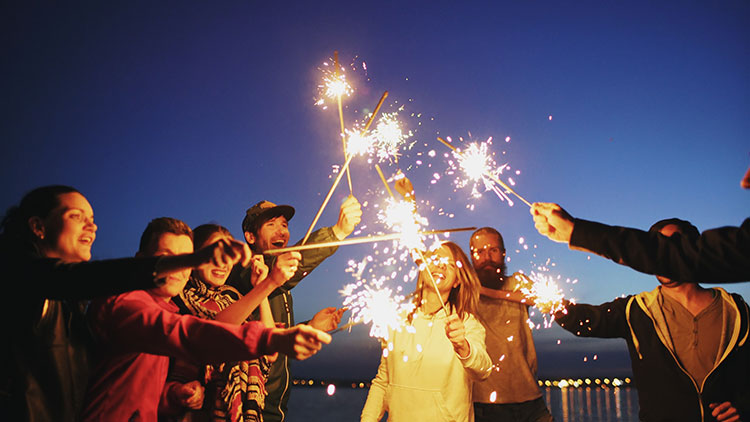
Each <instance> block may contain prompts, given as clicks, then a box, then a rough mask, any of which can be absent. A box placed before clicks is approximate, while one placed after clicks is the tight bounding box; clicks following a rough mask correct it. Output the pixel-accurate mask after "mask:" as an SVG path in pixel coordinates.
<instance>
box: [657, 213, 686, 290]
mask: <svg viewBox="0 0 750 422" xmlns="http://www.w3.org/2000/svg"><path fill="white" fill-rule="evenodd" d="M659 233H661V234H663V235H664V236H667V237H670V236H672V235H673V234H675V233H682V231H681V230H680V227H679V226H677V225H675V224H667V225H666V226H664V227H662V228H661V230H659ZM656 279H657V280H659V283H661V284H662V286H664V287H677V286H679V285H681V284H682V283H681V282H679V281H674V280H672V279H669V278H667V277H662V276H660V275H657V276H656Z"/></svg>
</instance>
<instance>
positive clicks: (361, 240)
mask: <svg viewBox="0 0 750 422" xmlns="http://www.w3.org/2000/svg"><path fill="white" fill-rule="evenodd" d="M476 229H477V228H476V227H460V228H455V229H442V230H427V231H423V232H420V233H419V234H420V235H422V236H429V235H433V234H441V233H455V232H467V231H473V230H476ZM402 237H403V234H401V233H390V234H383V235H378V236H364V237H352V238H349V239H344V240H334V241H331V242H321V243H311V244H309V245H305V244H302V245H297V246H289V247H286V248H278V249H268V250H267V251H265V252H263V254H264V255H278V254H282V253H285V252H294V251H305V250H309V249H320V248H330V247H333V246H344V245H357V244H360V243H375V242H382V241H388V240H399V239H401V238H402Z"/></svg>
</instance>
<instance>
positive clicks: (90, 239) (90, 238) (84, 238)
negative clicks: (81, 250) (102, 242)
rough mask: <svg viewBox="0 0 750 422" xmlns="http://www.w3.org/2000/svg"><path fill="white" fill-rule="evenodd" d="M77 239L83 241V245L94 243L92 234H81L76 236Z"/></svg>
mask: <svg viewBox="0 0 750 422" xmlns="http://www.w3.org/2000/svg"><path fill="white" fill-rule="evenodd" d="M78 241H79V242H81V243H83V244H84V245H91V244H92V243H94V236H89V235H86V236H81V237H79V238H78Z"/></svg>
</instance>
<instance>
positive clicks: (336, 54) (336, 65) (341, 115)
mask: <svg viewBox="0 0 750 422" xmlns="http://www.w3.org/2000/svg"><path fill="white" fill-rule="evenodd" d="M333 62H334V69H335V72H336V79H337V80H338V79H339V52H338V51H334V52H333ZM336 102H337V103H338V106H339V123H340V124H341V142H342V143H343V144H344V159H346V158H347V156H348V154H347V153H346V139H345V138H344V111H343V110H342V108H341V94H340V93H339V94H338V95H336ZM346 180H347V182H349V194H351V195H354V190H353V189H352V175H351V172H349V169H348V168H347V169H346Z"/></svg>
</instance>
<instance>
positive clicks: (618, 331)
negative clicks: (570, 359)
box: [555, 296, 632, 338]
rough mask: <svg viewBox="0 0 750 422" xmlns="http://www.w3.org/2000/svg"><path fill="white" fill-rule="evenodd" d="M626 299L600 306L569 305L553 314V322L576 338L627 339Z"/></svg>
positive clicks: (628, 329) (628, 330)
mask: <svg viewBox="0 0 750 422" xmlns="http://www.w3.org/2000/svg"><path fill="white" fill-rule="evenodd" d="M631 297H632V296H628V297H627V298H618V299H615V300H614V301H612V302H606V303H602V304H601V305H587V304H583V303H580V304H573V303H570V304H568V305H567V306H566V308H565V309H564V310H562V311H558V312H556V313H555V321H556V322H557V323H558V324H559V325H560V327H562V328H563V329H565V330H567V331H570V332H571V333H573V334H574V335H576V336H578V337H599V338H618V337H620V338H627V337H628V336H629V333H630V328H629V326H628V321H627V317H626V315H625V308H626V306H627V302H628V300H630V298H631Z"/></svg>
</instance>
